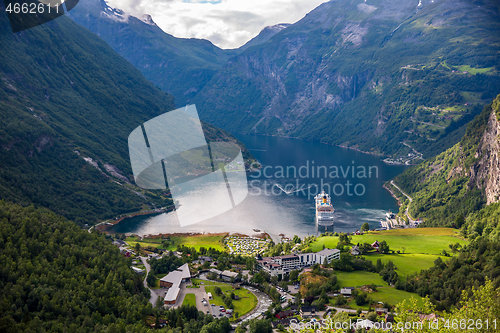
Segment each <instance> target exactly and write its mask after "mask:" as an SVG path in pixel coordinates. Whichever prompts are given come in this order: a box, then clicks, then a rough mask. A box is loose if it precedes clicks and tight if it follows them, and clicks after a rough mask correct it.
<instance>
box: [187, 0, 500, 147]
mask: <svg viewBox="0 0 500 333" xmlns="http://www.w3.org/2000/svg"><path fill="white" fill-rule="evenodd" d="M499 36H500V20H499V9H498V6H497V5H496V4H495V3H494V2H492V1H489V0H480V1H476V2H469V1H462V0H437V1H430V0H429V1H425V0H424V1H420V2H419V1H413V0H404V1H395V0H375V1H370V2H369V3H365V2H363V1H360V0H348V1H330V2H326V3H324V4H322V5H320V6H319V7H318V8H316V9H314V10H313V11H312V12H310V13H309V14H308V15H306V16H305V17H304V18H303V19H302V20H300V21H299V22H297V23H295V24H292V25H291V26H289V27H287V28H286V29H284V30H282V31H280V32H279V33H277V34H276V35H274V36H273V37H272V38H270V39H269V40H268V41H267V42H265V43H263V44H261V45H259V46H256V47H252V48H249V49H247V50H246V51H244V52H243V53H242V54H240V55H238V56H236V57H234V58H232V59H230V60H229V61H228V63H227V64H226V65H225V66H224V67H223V68H222V69H221V70H220V71H219V72H218V73H217V74H216V75H214V77H212V79H211V80H210V82H209V83H207V84H206V85H205V87H204V88H203V89H202V91H200V93H198V94H197V95H196V97H195V98H194V101H195V102H196V103H197V105H198V106H199V110H200V114H201V116H202V119H204V120H206V121H208V122H211V123H213V124H214V125H216V126H219V127H221V128H224V129H226V130H229V131H236V132H245V133H260V134H272V135H282V136H292V137H299V138H303V139H308V140H317V141H323V142H326V143H330V144H335V145H341V146H347V147H353V148H358V149H361V150H363V151H369V152H373V153H382V154H391V155H407V153H409V152H411V148H415V149H416V150H417V151H419V152H422V153H424V156H432V155H435V154H436V153H438V152H441V151H443V150H444V149H445V148H448V147H450V146H452V145H453V144H454V143H456V142H457V141H459V140H460V137H461V136H462V135H463V133H464V130H465V128H464V127H463V125H464V124H466V123H467V122H469V121H470V120H472V118H473V117H474V116H475V115H476V114H478V113H479V112H480V111H481V109H482V105H484V104H486V103H487V101H488V100H491V99H492V98H494V96H496V94H498V93H499V92H500V91H499V89H500V88H499V87H500V74H499V70H500V68H499V67H498V64H499V63H500V57H499V51H500V37H499ZM466 104H467V105H466ZM480 105H481V106H480Z"/></svg>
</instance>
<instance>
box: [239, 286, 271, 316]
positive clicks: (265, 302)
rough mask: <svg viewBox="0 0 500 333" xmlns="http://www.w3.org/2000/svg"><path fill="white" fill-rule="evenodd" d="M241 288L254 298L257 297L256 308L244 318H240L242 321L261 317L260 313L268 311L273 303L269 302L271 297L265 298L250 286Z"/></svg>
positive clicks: (260, 292)
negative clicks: (250, 293)
mask: <svg viewBox="0 0 500 333" xmlns="http://www.w3.org/2000/svg"><path fill="white" fill-rule="evenodd" d="M243 288H245V289H247V290H249V291H250V292H252V293H253V294H254V295H255V296H257V306H256V307H255V309H253V311H250V312H249V313H247V314H246V315H245V316H242V318H243V320H242V321H247V320H251V319H255V318H258V317H259V316H261V315H262V312H266V311H267V309H269V307H270V306H271V304H272V303H273V301H272V300H271V297H269V296H267V295H266V294H265V293H263V292H262V291H260V290H258V289H256V288H253V287H250V286H243Z"/></svg>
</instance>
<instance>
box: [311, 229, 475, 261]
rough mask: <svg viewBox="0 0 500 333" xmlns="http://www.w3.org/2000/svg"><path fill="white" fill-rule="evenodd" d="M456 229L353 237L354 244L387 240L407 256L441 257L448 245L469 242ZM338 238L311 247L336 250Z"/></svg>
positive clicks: (406, 231)
mask: <svg viewBox="0 0 500 333" xmlns="http://www.w3.org/2000/svg"><path fill="white" fill-rule="evenodd" d="M457 235H458V234H457V233H455V230H454V229H450V228H415V229H394V230H387V231H370V232H369V233H366V234H364V235H360V236H352V242H351V243H352V244H357V243H370V244H371V243H373V242H375V241H379V242H381V241H383V240H385V241H386V242H387V244H388V245H389V247H390V249H391V250H394V251H400V252H401V253H403V252H404V253H405V254H408V253H410V254H429V255H440V254H441V253H442V251H443V250H446V251H448V252H449V251H450V249H449V247H448V245H449V244H455V243H460V244H461V245H463V244H467V241H465V240H463V239H461V238H459V237H458V236H457ZM338 240H339V239H338V237H334V236H326V237H319V238H318V239H317V240H316V241H315V242H313V243H312V244H311V245H310V248H311V250H312V251H313V252H318V251H321V249H323V245H325V247H327V248H335V247H336V246H337V243H338Z"/></svg>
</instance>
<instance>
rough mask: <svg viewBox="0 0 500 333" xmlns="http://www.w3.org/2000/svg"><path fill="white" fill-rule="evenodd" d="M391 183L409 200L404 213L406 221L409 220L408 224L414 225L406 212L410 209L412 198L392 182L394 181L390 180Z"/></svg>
mask: <svg viewBox="0 0 500 333" xmlns="http://www.w3.org/2000/svg"><path fill="white" fill-rule="evenodd" d="M391 185H392V186H394V187H395V188H397V189H398V191H399V192H401V193H402V194H403V195H404V196H405V197H407V198H408V200H410V203H409V204H408V206H406V211H405V215H406V216H407V217H408V221H409V222H410V225H411V226H414V225H415V220H414V219H412V218H411V216H410V213H408V209H410V204H411V202H412V201H413V199H412V198H411V197H410V196H409V195H408V194H406V193H405V192H403V191H402V190H401V189H400V188H399V187H398V185H396V184H394V181H393V180H391Z"/></svg>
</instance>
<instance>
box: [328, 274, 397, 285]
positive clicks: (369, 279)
mask: <svg viewBox="0 0 500 333" xmlns="http://www.w3.org/2000/svg"><path fill="white" fill-rule="evenodd" d="M335 275H337V281H338V283H339V285H340V287H341V288H344V287H362V286H364V285H367V284H372V283H375V285H377V286H384V287H385V286H388V284H387V282H385V281H384V280H382V277H381V276H380V275H378V274H377V273H371V272H367V271H354V272H341V271H335Z"/></svg>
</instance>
